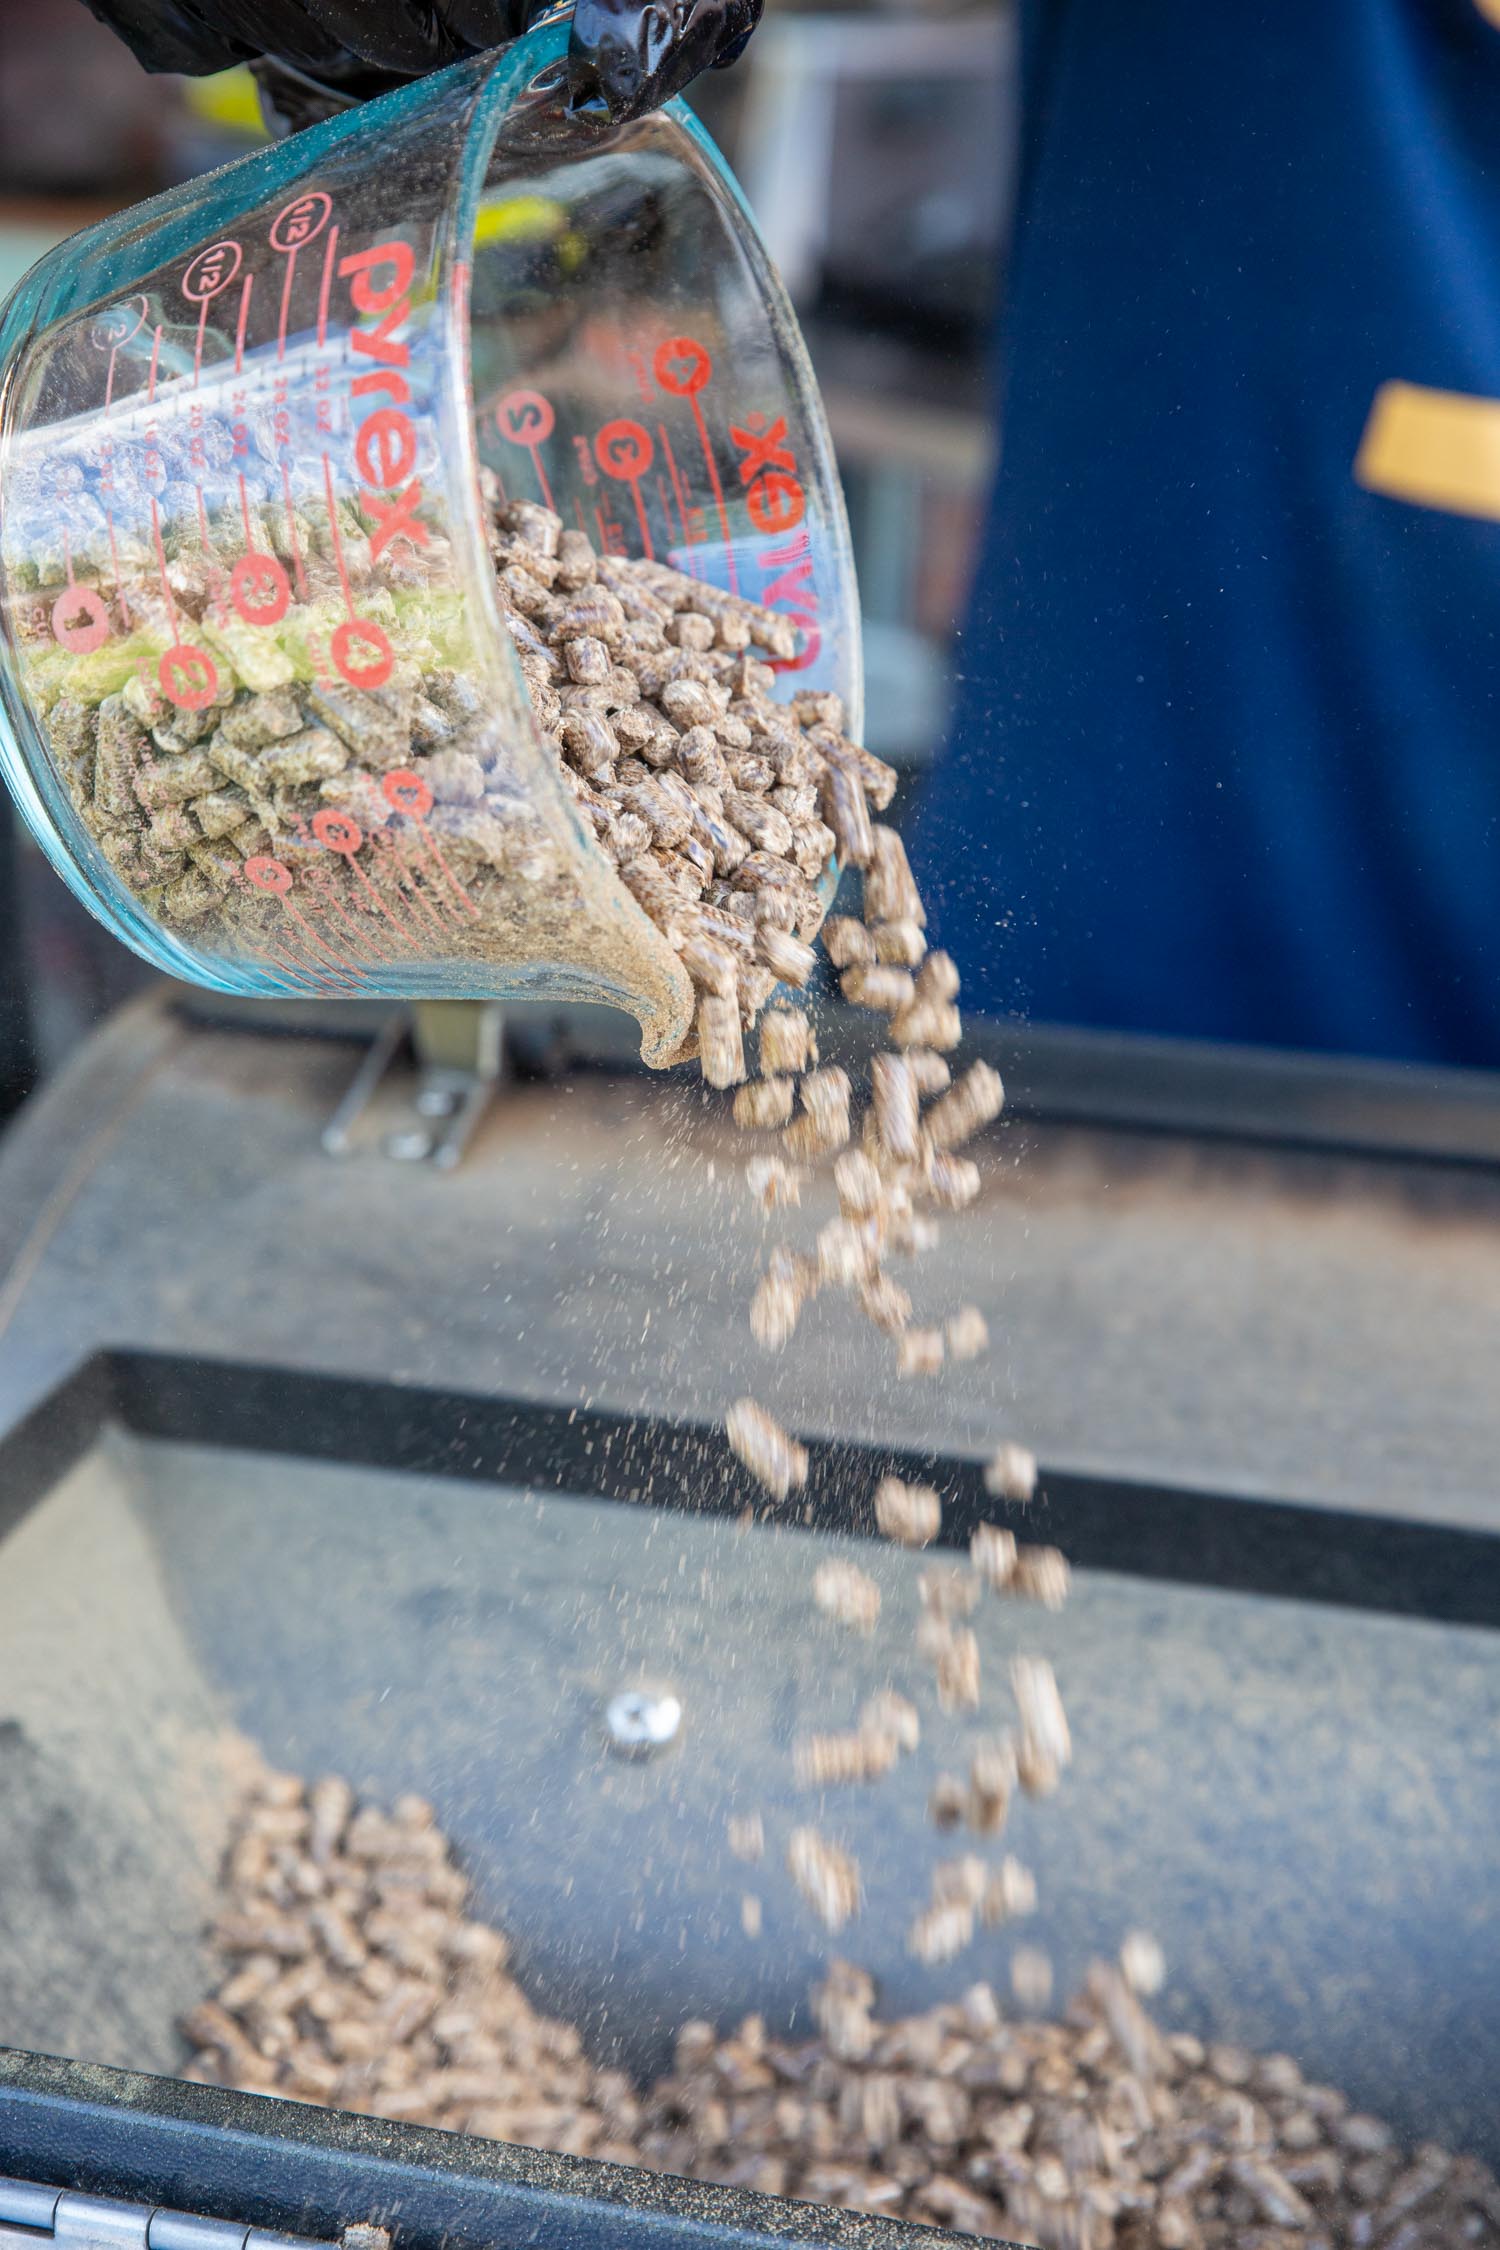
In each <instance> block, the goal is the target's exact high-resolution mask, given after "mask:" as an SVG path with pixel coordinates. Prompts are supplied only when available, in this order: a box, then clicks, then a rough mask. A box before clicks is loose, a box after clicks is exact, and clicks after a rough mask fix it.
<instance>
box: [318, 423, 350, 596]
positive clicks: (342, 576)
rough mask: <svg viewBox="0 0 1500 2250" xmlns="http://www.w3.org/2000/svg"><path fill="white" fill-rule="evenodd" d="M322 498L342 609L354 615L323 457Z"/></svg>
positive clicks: (327, 463)
mask: <svg viewBox="0 0 1500 2250" xmlns="http://www.w3.org/2000/svg"><path fill="white" fill-rule="evenodd" d="M323 497H324V501H325V503H326V505H327V509H328V530H329V534H330V536H331V537H332V540H333V559H334V561H335V563H336V564H337V565H338V573H339V584H340V585H341V586H342V587H343V589H344V607H345V609H347V610H348V612H349V615H350V616H351V617H352V616H353V615H354V596H353V594H352V593H351V592H350V590H349V569H348V565H347V564H346V563H345V561H344V542H343V539H342V538H341V537H340V534H339V509H338V502H337V500H336V499H335V498H334V494H333V463H332V462H331V461H330V460H329V458H328V456H327V454H326V453H325V454H324V456H323Z"/></svg>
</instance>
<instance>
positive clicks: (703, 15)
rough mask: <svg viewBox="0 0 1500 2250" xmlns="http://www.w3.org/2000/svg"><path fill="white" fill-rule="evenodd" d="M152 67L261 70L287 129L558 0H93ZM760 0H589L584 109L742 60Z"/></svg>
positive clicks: (668, 88)
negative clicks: (233, 66) (247, 65)
mask: <svg viewBox="0 0 1500 2250" xmlns="http://www.w3.org/2000/svg"><path fill="white" fill-rule="evenodd" d="M87 4H88V6H89V7H90V8H91V9H92V10H93V12H94V14H95V15H96V16H97V17H98V18H99V20H100V21H101V23H107V24H108V25H109V26H110V28H111V29H112V30H114V31H117V32H118V33H119V34H120V36H121V38H122V39H124V40H125V42H126V44H127V45H128V46H129V47H131V48H133V50H134V52H135V54H136V56H137V57H138V59H139V60H140V61H141V62H142V63H144V65H145V67H146V68H147V70H172V71H182V72H185V73H186V74H187V75H188V76H189V77H200V76H202V75H203V74H204V73H206V72H208V71H214V70H227V69H228V68H229V66H230V65H231V64H232V63H242V62H248V63H252V64H254V65H255V70H256V76H257V78H258V79H259V80H260V84H261V92H262V98H263V100H265V101H266V102H267V104H268V105H269V107H270V108H271V109H272V110H273V111H274V112H275V114H276V116H277V117H278V118H279V120H280V122H281V123H282V124H283V126H290V127H292V128H293V129H295V128H296V127H297V126H300V125H306V124H311V123H312V122H313V121H314V119H315V118H316V117H319V116H324V117H326V116H329V115H331V114H332V112H333V111H335V110H339V109H346V108H349V107H350V106H351V105H352V104H354V103H355V102H360V101H365V100H368V99H369V97H370V96H371V95H372V94H378V93H383V92H385V91H386V90H387V89H388V88H389V87H391V86H395V85H400V84H402V83H403V82H404V81H406V80H407V79H411V78H421V77H423V76H425V74H426V73H427V72H428V71H429V70H440V69H441V68H442V67H443V65H444V64H445V63H451V62H457V61H458V60H459V59H460V58H461V57H463V56H465V55H474V54H482V53H484V52H485V51H486V50H487V49H488V48H491V47H503V46H505V45H506V44H507V43H508V42H509V41H510V40H512V39H516V38H519V37H520V35H521V33H522V32H523V31H525V30H526V29H527V28H528V26H529V24H530V23H531V21H532V20H533V19H534V18H535V17H536V16H537V15H539V14H540V13H541V12H542V8H543V6H544V4H545V0H87ZM760 11H761V0H578V4H577V6H576V8H575V11H574V16H573V32H572V39H571V41H570V44H569V48H568V78H569V91H570V96H571V100H572V104H573V106H574V107H575V108H577V109H580V110H583V111H585V112H587V113H590V114H593V115H602V116H608V117H609V118H611V119H612V120H614V121H615V122H616V123H620V122H623V121H624V120H625V119H626V118H630V117H640V116H644V115H645V113H646V112H647V111H648V110H652V109H655V108H657V107H658V106H659V105H660V104H661V103H662V102H664V101H668V100H670V98H671V96H672V95H673V94H677V93H680V92H681V91H682V89H683V87H684V86H686V85H687V84H688V83H689V81H690V80H692V79H694V78H696V77H697V75H698V73H699V71H700V70H706V69H708V68H709V67H710V66H715V67H717V66H722V65H723V64H724V63H729V62H733V61H734V59H735V57H736V55H738V54H739V53H740V52H741V50H742V49H743V47H744V45H745V42H746V40H747V39H748V38H749V36H750V34H751V32H752V31H753V30H754V29H755V26H756V24H757V23H758V21H759V20H760Z"/></svg>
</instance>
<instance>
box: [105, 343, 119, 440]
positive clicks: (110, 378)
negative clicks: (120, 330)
mask: <svg viewBox="0 0 1500 2250" xmlns="http://www.w3.org/2000/svg"><path fill="white" fill-rule="evenodd" d="M119 348H120V347H119V345H118V344H117V345H116V346H115V349H114V351H112V352H111V353H110V355H109V370H108V372H107V374H106V375H105V378H104V419H105V421H106V422H107V421H108V420H109V410H110V407H111V406H112V405H113V403H114V396H115V360H116V358H117V356H118V354H119Z"/></svg>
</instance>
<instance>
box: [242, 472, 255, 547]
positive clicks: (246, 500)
mask: <svg viewBox="0 0 1500 2250" xmlns="http://www.w3.org/2000/svg"><path fill="white" fill-rule="evenodd" d="M239 479H240V521H241V523H242V524H243V525H244V527H245V545H246V546H247V547H248V548H249V550H250V552H251V554H252V555H253V554H254V552H255V540H254V538H253V536H252V534H251V530H250V494H249V491H248V489H247V487H246V484H245V472H244V470H243V469H241V470H240V472H239Z"/></svg>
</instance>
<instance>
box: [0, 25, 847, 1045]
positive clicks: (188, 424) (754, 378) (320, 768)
mask: <svg viewBox="0 0 1500 2250" xmlns="http://www.w3.org/2000/svg"><path fill="white" fill-rule="evenodd" d="M566 37H567V25H566V20H565V19H558V18H554V19H551V20H549V21H547V22H546V23H544V24H542V25H540V26H538V28H537V29H536V30H534V31H533V32H532V33H530V34H529V35H528V36H527V37H526V38H525V39H524V40H522V41H520V42H519V43H518V44H517V45H516V46H514V47H512V48H510V49H509V50H507V51H505V52H504V53H502V54H500V55H498V56H487V57H484V58H481V59H479V60H477V61H475V62H472V63H467V64H462V65H459V66H457V67H455V68H454V69H451V70H449V71H446V72H443V73H442V74H441V75H439V76H437V77H435V78H432V79H428V80H424V81H422V82H420V83H417V84H414V85H412V86H409V87H406V88H403V89H402V90H401V91H400V92H398V93H395V94H391V95H388V96H386V97H385V98H384V99H383V100H381V101H380V102H378V103H374V104H372V105H370V106H369V107H367V108H365V109H362V110H357V111H353V112H351V113H349V114H348V115H346V116H343V117H340V118H337V119H335V120H333V121H331V122H330V123H328V124H326V125H323V126H319V127H316V128H314V129H312V130H311V131H308V132H304V133H301V134H298V135H297V136H295V137H294V138H293V139H292V140H290V141H288V142H285V143H283V144H281V145H280V146H278V147H275V148H271V149H266V150H262V151H259V152H257V153H256V154H254V155H252V156H250V157H247V158H245V159H244V160H243V161H241V162H240V163H238V164H235V165H232V166H230V167H228V168H227V169H226V170H224V171H222V172H219V173H216V174H214V175H212V176H211V177H209V178H207V179H204V180H198V181H193V182H191V183H189V184H188V185H187V186H185V187H183V188H180V189H177V190H174V191H173V192H172V193H170V194H168V195H166V196H162V197H159V198H157V199H156V200H155V201H154V202H152V203H148V204H145V205H143V206H141V207H140V208H139V209H138V210H135V211H131V212H128V213H126V214H124V215H123V216H122V217H120V218H117V219H113V220H111V221H108V222H106V223H105V224H103V225H101V226H98V227H95V228H92V229H90V230H88V231H87V232H85V233H83V234H81V235H78V236H75V237H74V238H73V239H72V240H71V241H69V242H67V243H65V244H63V245H62V246H61V247H60V248H59V249H57V250H55V251H53V252H51V253H50V254H49V255H48V256H47V257H45V258H44V259H43V260H42V261H41V262H40V263H39V264H38V265H37V266H36V267H34V268H33V269H32V271H31V273H30V274H29V275H28V276H27V277H26V279H25V280H24V281H23V282H22V284H21V285H20V287H19V289H18V290H17V291H16V293H15V295H14V296H13V297H12V298H11V300H10V302H9V304H8V305H7V306H6V308H5V310H4V314H3V317H0V368H3V394H0V568H3V600H0V630H3V633H4V659H3V664H0V695H3V702H4V719H5V725H4V728H3V730H0V765H3V770H4V772H5V776H6V779H7V780H8V782H9V784H10V786H11V788H12V790H13V792H14V794H15V796H16V798H17V801H18V802H19V804H20V807H21V810H22V812H23V814H24V815H25V817H26V819H27V821H28V823H29V825H30V826H31V828H32V830H33V832H34V833H35V835H36V836H37V838H38V840H39V841H40V843H41V844H42V846H43V848H44V849H45V850H46V852H47V854H48V856H49V857H50V859H51V860H52V862H53V864H54V866H55V867H56V868H57V869H58V871H59V872H60V873H61V874H62V875H63V877H64V878H65V880H67V881H68V882H69V883H70V884H71V886H72V887H73V889H74V890H75V891H76V892H77V893H78V894H79V896H80V897H81V898H82V899H83V900H84V901H85V903H86V904H87V905H88V906H90V907H91V908H92V910H93V911H94V912H95V913H96V914H97V915H98V916H99V917H100V919H101V920H103V921H104V922H105V923H106V924H107V926H108V927H109V928H111V929H112V930H113V931H115V932H116V934H117V935H119V936H120V937H122V938H123V939H125V941H126V942H127V943H128V944H130V945H132V946H133V947H134V948H135V949H136V951H138V952H140V953H142V954H144V955H145V956H146V957H147V958H148V959H150V960H152V961H154V962H156V963H158V964H159V965H161V966H162V967H164V968H166V969H168V970H170V971H171V972H172V973H174V974H176V975H178V976H182V977H186V978H188V979H190V980H192V981H194V982H196V983H199V984H205V985H209V986H213V987H216V988H217V989H219V990H222V991H231V992H242V993H282V994H286V993H291V994H326V993H353V994H360V995H365V996H368V995H379V994H391V995H401V996H410V997H421V998H431V997H444V996H452V995H464V996H476V995H489V996H510V995H528V996H546V997H556V998H571V999H591V1000H605V1001H608V1002H611V1003H613V1004H614V1005H616V1006H619V1007H622V1008H624V1009H626V1010H628V1011H629V1012H630V1013H632V1014H633V1015H635V1016H636V1018H637V1019H638V1021H639V1023H640V1025H641V1029H642V1052H643V1054H644V1055H645V1057H646V1059H647V1060H648V1061H651V1062H656V1063H661V1062H665V1061H667V1060H670V1059H671V1057H672V1056H673V1055H674V1054H675V1053H676V1052H677V1050H678V1049H679V1048H680V1046H681V1045H682V1043H683V1040H684V1038H685V1037H686V1035H687V1033H688V1031H689V1027H690V1022H691V1015H692V1007H693V994H692V990H691V986H690V983H689V980H688V978H687V976H686V974H685V972H684V971H683V969H682V966H681V964H680V962H679V961H678V959H677V957H676V955H675V953H674V952H673V951H672V950H671V948H670V947H669V946H668V944H667V943H666V941H665V939H664V938H663V937H662V936H661V934H660V933H659V932H658V930H657V929H656V927H655V925H654V924H653V923H652V922H651V921H650V920H649V919H648V918H647V916H646V915H645V914H644V913H643V911H642V910H641V908H640V907H639V906H638V905H637V904H636V902H635V900H634V898H633V897H632V896H631V895H630V893H629V892H628V891H627V890H626V889H625V887H624V886H623V885H622V883H621V882H620V880H619V878H618V876H617V875H616V873H615V871H614V868H613V866H612V865H611V863H610V861H609V860H608V859H607V858H606V856H605V855H604V853H603V852H602V851H601V849H600V847H599V845H598V843H597V841H596V840H595V838H594V836H593V835H592V833H591V832H590V830H589V829H588V828H587V827H586V826H585V825H584V823H583V822H582V821H581V820H580V819H579V817H578V814H577V812H576V809H575V807H574V804H573V802H572V800H571V798H570V796H569V795H568V792H567V790H566V788H565V787H564V785H563V782H562V778H561V774H560V769H559V766H558V762H557V759H556V756H555V753H554V752H553V750H552V748H551V747H550V745H549V744H548V743H547V742H545V741H544V740H543V738H542V737H541V735H540V734H539V732H538V728H537V724H536V721H535V718H534V716H533V713H532V709H531V705H530V702H529V700H528V697H527V694H526V690H525V686H524V682H523V680H522V677H521V674H520V671H519V668H518V665H517V662H516V656H515V650H514V646H513V644H512V642H511V640H510V637H509V635H508V633H507V631H506V629H505V626H504V623H503V621H502V616H501V612H500V608H499V604H498V600H497V595H496V589H495V580H494V568H493V564H492V561H491V557H490V553H489V549H488V546H487V542H486V502H485V498H484V496H483V495H482V493H481V480H482V479H484V480H486V481H488V480H491V479H492V480H494V481H493V483H491V484H490V485H489V490H490V492H491V493H493V492H495V491H498V492H499V493H501V494H503V495H505V496H508V497H509V498H510V499H512V500H516V499H524V500H535V501H540V502H541V503H542V504H544V505H545V506H547V507H549V508H553V509H555V510H556V512H557V513H559V514H560V515H561V516H562V517H563V519H564V522H565V523H567V524H569V525H577V526H579V527H581V528H583V529H584V530H586V531H587V533H588V535H589V537H590V538H591V539H592V540H593V542H594V544H595V546H596V547H599V548H601V549H607V550H610V551H613V552H615V553H619V554H631V555H645V556H650V557H653V558H655V559H658V560H662V561H667V562H670V563H672V564H673V565H674V566H676V567H678V568H680V569H682V570H684V571H687V572H689V573H690V574H692V575H695V576H698V577H700V578H701V579H703V580H704V582H705V583H706V584H711V585H713V586H717V587H719V588H721V589H725V590H728V591H731V592H739V593H742V594H744V595H746V596H748V597H751V598H753V599H755V600H757V601H760V602H762V603H764V604H766V605H767V606H769V607H771V608H773V609H777V610H781V611H783V612H785V613H786V614H787V615H788V616H789V617H790V618H791V619H792V620H794V621H795V622H796V624H797V625H798V626H799V627H801V628H802V632H801V637H800V643H799V649H798V654H797V655H796V657H795V658H793V659H792V660H791V661H790V662H789V663H788V664H786V665H785V666H784V667H783V680H784V690H785V692H787V693H791V692H794V691H795V690H797V689H800V688H807V687H818V688H831V689H834V690H836V691H837V692H838V693H839V694H840V695H842V696H843V697H844V699H845V702H846V705H847V706H848V707H849V710H850V713H851V724H852V725H854V726H856V727H857V725H858V722H859V696H860V676H859V633H858V613H857V606H856V598H855V589H854V580H853V570H852V565H851V560H850V554H849V544H848V534H847V529H846V525H845V522H844V515H843V506H842V500H841V497H840V493H839V487H838V481H837V477H836V473H835V470H834V467H833V460H832V451H831V446H830V443H829V438H828V432H827V427H826V424H825V422H824V419H823V414H822V410H821V406H820V404H819V401H818V398H817V393H816V390H815V387H814V384H813V381H812V376H811V371H810V369H809V367H808V364H807V360H806V355H805V353H804V351H803V348H802V345H801V341H800V338H799V336H798V334H797V330H796V325H795V322H794V319H793V316H792V313H791V309H790V307H789V305H788V304H787V301H786V298H785V296H784V294H783V292H782V291H781V288H780V286H779V284H778V282H777V281H776V279H775V276H774V275H773V273H772V272H771V270H770V267H769V264H768V262H767V259H766V256H765V253H764V250H763V248H762V246H761V245H760V243H759V240H758V238H757V236H756V234H755V230H754V226H753V223H752V222H751V220H750V217H749V214H748V212H747V211H746V209H745V207H744V205H743V204H742V202H741V201H740V199H739V196H738V192H737V190H736V189H735V187H734V184H733V182H732V180H731V179H730V178H729V175H728V174H727V172H726V170H725V169H724V167H723V165H722V163H721V161H720V159H719V158H718V156H717V154H716V152H715V151H714V149H713V147H712V144H711V143H710V142H709V141H708V139H707V137H706V136H705V135H704V134H703V133H702V131H701V130H700V129H699V127H698V126H697V125H696V124H695V122H694V121H693V119H692V117H691V116H690V114H689V113H688V112H687V111H686V110H685V109H684V108H682V106H681V105H680V104H673V105H672V107H671V109H670V110H669V111H667V112H665V113H663V114H661V115H659V116H656V117H653V118H650V119H647V120H645V121H644V122H642V123H640V124H637V125H634V126H630V127H627V128H624V129H621V130H610V129H606V128H599V127H597V126H592V125H588V124H584V123H581V122H580V121H578V120H573V119H569V118H567V117H566V116H565V114H564V113H563V109H562V101H561V83H562V73H561V58H562V55H563V51H564V48H565V45H566Z"/></svg>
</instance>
